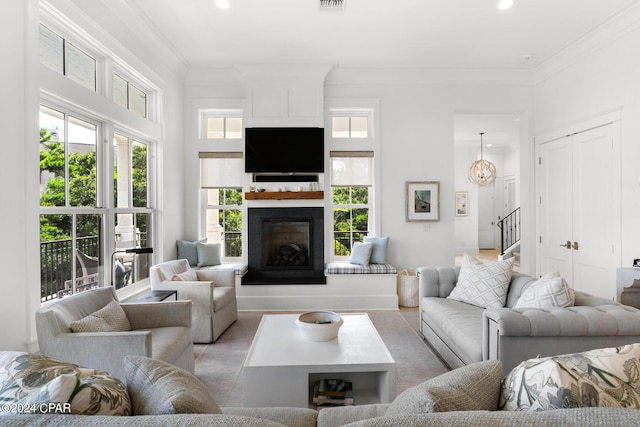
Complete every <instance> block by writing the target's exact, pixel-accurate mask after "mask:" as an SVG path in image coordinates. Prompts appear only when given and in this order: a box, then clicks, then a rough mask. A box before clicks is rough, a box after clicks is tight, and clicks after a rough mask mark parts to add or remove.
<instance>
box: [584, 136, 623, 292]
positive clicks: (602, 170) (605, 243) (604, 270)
mask: <svg viewBox="0 0 640 427" xmlns="http://www.w3.org/2000/svg"><path fill="white" fill-rule="evenodd" d="M613 127H614V126H613V125H608V126H603V127H599V128H596V129H592V130H590V131H587V132H581V133H579V134H576V135H574V136H573V159H574V162H573V212H574V215H573V258H574V259H573V283H574V287H575V289H577V290H580V291H583V292H587V293H589V294H592V295H598V296H603V297H607V298H614V297H615V296H616V267H619V266H620V264H619V262H618V261H619V256H618V253H619V251H620V248H619V247H620V219H619V218H620V209H619V205H620V199H619V194H620V178H619V174H620V167H619V166H620V161H619V159H618V161H617V162H616V161H615V157H618V156H616V155H615V151H616V147H615V145H614V143H613V141H614V137H613Z"/></svg>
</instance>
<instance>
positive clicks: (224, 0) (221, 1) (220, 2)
mask: <svg viewBox="0 0 640 427" xmlns="http://www.w3.org/2000/svg"><path fill="white" fill-rule="evenodd" d="M216 6H218V7H219V8H220V9H229V0H216Z"/></svg>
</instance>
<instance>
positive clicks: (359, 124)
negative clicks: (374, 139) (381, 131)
mask: <svg viewBox="0 0 640 427" xmlns="http://www.w3.org/2000/svg"><path fill="white" fill-rule="evenodd" d="M331 137H332V138H368V137H369V116H368V115H335V116H332V117H331Z"/></svg>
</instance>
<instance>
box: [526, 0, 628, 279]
mask: <svg viewBox="0 0 640 427" xmlns="http://www.w3.org/2000/svg"><path fill="white" fill-rule="evenodd" d="M615 24H616V25H615V26H614V27H613V28H604V29H601V30H600V34H599V38H598V39H597V40H596V39H595V38H594V39H589V40H587V41H586V43H588V44H589V46H590V48H591V50H590V52H589V54H588V55H585V54H584V51H583V50H580V51H578V50H577V49H576V50H572V51H569V52H568V53H567V54H566V55H565V56H564V57H562V58H558V59H556V61H554V62H553V63H551V64H549V66H548V67H549V68H548V69H543V70H541V72H540V76H539V79H540V82H539V83H538V84H537V85H536V87H535V91H534V93H535V102H534V106H535V108H534V110H533V113H534V116H535V126H534V134H535V135H541V134H543V133H546V132H549V131H552V130H554V129H558V128H564V127H567V126H570V125H571V124H573V123H578V122H580V121H583V120H586V119H589V118H591V117H593V116H596V115H600V114H602V113H604V112H608V111H611V110H613V109H616V108H620V107H622V122H621V128H622V135H621V137H622V138H621V139H622V147H621V152H622V161H621V165H620V167H621V176H622V179H621V181H622V182H621V196H622V197H621V199H622V209H621V211H622V221H621V223H622V251H621V253H622V260H621V264H622V266H625V267H630V266H631V265H632V262H633V259H634V258H640V221H638V212H639V211H640V168H639V167H638V165H640V143H638V141H640V120H639V119H638V118H639V117H640V78H639V76H640V58H639V57H638V55H636V53H637V52H638V51H640V28H639V27H640V7H635V8H634V9H631V10H630V11H629V13H627V14H626V15H625V16H624V17H621V21H619V22H616V23H615ZM598 40H605V41H606V43H605V42H599V41H598ZM556 69H559V70H560V71H555V70H556ZM597 173H602V174H603V179H606V176H607V171H606V170H604V171H599V172H597ZM611 279H612V281H615V278H611Z"/></svg>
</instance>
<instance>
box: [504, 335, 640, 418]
mask: <svg viewBox="0 0 640 427" xmlns="http://www.w3.org/2000/svg"><path fill="white" fill-rule="evenodd" d="M582 407H615V408H633V409H640V344H631V345H626V346H622V347H612V348H603V349H598V350H591V351H587V352H584V353H576V354H566V355H561V356H552V357H545V358H538V359H529V360H526V361H524V362H522V363H521V364H519V365H518V366H516V367H515V368H514V369H513V370H512V371H511V372H510V373H509V374H508V375H507V377H506V378H505V379H504V382H503V385H502V399H501V408H502V409H503V410H506V411H542V410H549V409H562V408H582Z"/></svg>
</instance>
